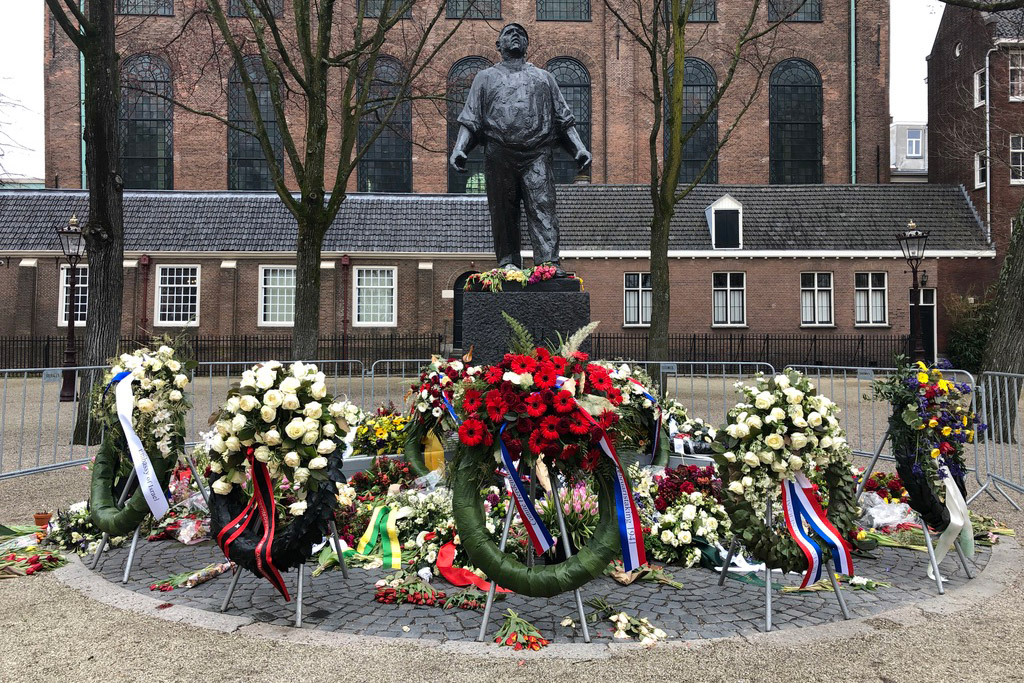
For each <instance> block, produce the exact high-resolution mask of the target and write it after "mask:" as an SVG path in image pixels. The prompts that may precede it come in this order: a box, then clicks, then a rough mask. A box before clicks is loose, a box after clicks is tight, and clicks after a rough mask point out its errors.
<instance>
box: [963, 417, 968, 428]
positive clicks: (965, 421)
mask: <svg viewBox="0 0 1024 683" xmlns="http://www.w3.org/2000/svg"><path fill="white" fill-rule="evenodd" d="M963 420H964V427H966V426H967V416H966V415H964V417H963Z"/></svg>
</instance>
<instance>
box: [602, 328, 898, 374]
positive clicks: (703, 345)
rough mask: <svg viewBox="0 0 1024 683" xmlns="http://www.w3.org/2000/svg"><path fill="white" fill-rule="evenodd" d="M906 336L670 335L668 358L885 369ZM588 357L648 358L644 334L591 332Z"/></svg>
mask: <svg viewBox="0 0 1024 683" xmlns="http://www.w3.org/2000/svg"><path fill="white" fill-rule="evenodd" d="M908 339H909V336H908V335H895V334H894V335H864V334H859V335H825V334H820V335H819V334H791V335H787V334H728V335H717V334H670V335H669V337H668V358H661V359H658V360H666V361H675V362H684V361H697V362H714V361H719V362H742V363H754V362H762V363H771V364H772V365H773V366H775V367H776V368H782V367H785V366H786V365H790V364H794V365H797V364H799V365H842V366H856V367H877V366H882V367H887V366H891V365H892V359H893V355H894V354H896V353H906V352H907V344H908ZM591 356H592V357H593V358H606V359H615V358H622V359H628V360H653V358H652V356H651V355H650V354H649V353H648V342H647V335H646V334H624V333H600V332H598V333H595V334H594V335H593V336H592V337H591Z"/></svg>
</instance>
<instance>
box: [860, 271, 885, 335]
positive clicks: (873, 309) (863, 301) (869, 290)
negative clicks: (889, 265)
mask: <svg viewBox="0 0 1024 683" xmlns="http://www.w3.org/2000/svg"><path fill="white" fill-rule="evenodd" d="M853 277H854V291H853V304H854V309H855V317H854V322H855V324H857V325H888V324H889V295H888V290H889V287H888V279H889V274H888V273H886V272H884V271H881V272H877V271H876V272H873V273H854V276H853Z"/></svg>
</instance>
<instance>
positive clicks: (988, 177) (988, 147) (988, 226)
mask: <svg viewBox="0 0 1024 683" xmlns="http://www.w3.org/2000/svg"><path fill="white" fill-rule="evenodd" d="M998 51H999V46H998V45H996V47H993V48H991V49H989V51H988V52H986V53H985V242H986V243H987V244H992V114H991V106H992V105H991V102H992V93H991V92H990V91H989V87H990V85H991V82H990V81H991V74H990V71H991V70H990V69H989V57H990V56H991V55H992V53H993V52H998Z"/></svg>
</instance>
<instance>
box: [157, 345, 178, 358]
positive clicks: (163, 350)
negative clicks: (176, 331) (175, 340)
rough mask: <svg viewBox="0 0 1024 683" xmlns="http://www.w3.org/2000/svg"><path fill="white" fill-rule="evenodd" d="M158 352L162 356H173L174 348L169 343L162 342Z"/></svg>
mask: <svg viewBox="0 0 1024 683" xmlns="http://www.w3.org/2000/svg"><path fill="white" fill-rule="evenodd" d="M156 352H157V353H158V354H160V355H161V356H164V357H168V356H173V355H174V349H172V348H171V347H170V346H168V345H167V344H161V345H160V348H158V349H157V350H156Z"/></svg>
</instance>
